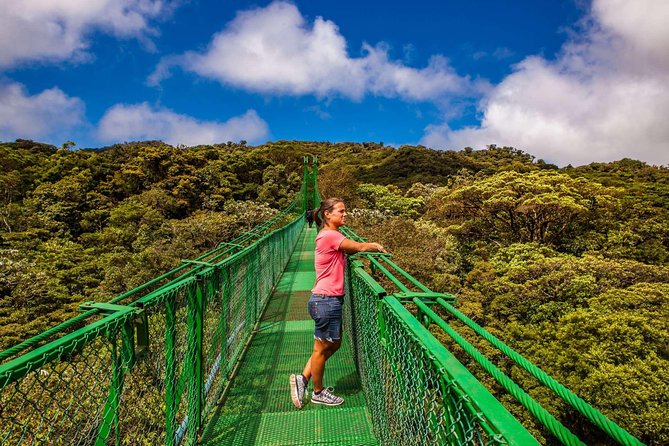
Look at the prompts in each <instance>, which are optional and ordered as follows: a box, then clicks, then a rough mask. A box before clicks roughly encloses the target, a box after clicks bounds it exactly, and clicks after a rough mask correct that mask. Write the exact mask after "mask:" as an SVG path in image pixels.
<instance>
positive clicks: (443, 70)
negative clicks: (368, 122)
mask: <svg viewBox="0 0 669 446" xmlns="http://www.w3.org/2000/svg"><path fill="white" fill-rule="evenodd" d="M362 54H363V56H362V57H357V58H355V57H349V55H348V52H347V44H346V40H345V39H344V37H343V36H342V35H341V34H340V33H339V29H338V27H337V25H336V24H335V23H333V22H332V21H329V20H325V19H323V18H322V17H317V18H316V19H315V20H314V21H313V23H308V22H307V20H305V18H304V17H303V16H302V14H301V13H300V11H299V10H298V9H297V7H296V6H295V5H293V4H290V3H286V2H282V1H277V2H274V3H271V4H270V5H269V6H267V7H265V8H258V9H252V10H248V11H243V12H240V13H238V14H237V16H236V18H235V19H234V20H233V21H232V22H230V23H228V24H227V26H226V27H225V28H224V29H223V30H222V31H221V32H219V33H217V34H216V35H214V37H213V39H212V41H211V43H210V44H209V47H208V48H207V49H206V51H204V52H196V51H191V52H187V53H185V54H182V55H178V56H171V57H166V58H164V59H163V60H162V61H161V63H160V64H159V65H158V67H157V68H156V70H155V71H154V73H153V74H152V75H151V77H150V78H149V83H151V84H154V85H155V84H157V83H159V82H160V81H161V80H162V79H164V78H166V77H168V76H169V75H170V70H171V69H172V68H173V67H174V66H179V67H181V68H182V69H184V70H189V71H192V72H194V73H196V74H198V75H200V76H204V77H208V78H211V79H215V80H217V81H219V82H221V83H223V84H226V85H232V86H235V87H238V88H243V89H246V90H250V91H255V92H262V93H270V94H285V95H307V94H313V95H316V96H318V97H331V96H336V95H341V96H344V97H347V98H350V99H354V100H360V99H361V98H362V97H363V96H364V95H365V94H368V93H371V94H375V95H379V96H383V97H400V98H403V99H408V100H417V101H423V100H437V99H440V98H443V97H448V96H459V95H467V94H471V93H472V92H473V91H478V90H482V89H485V88H486V87H487V84H486V83H485V82H482V81H476V80H472V79H470V78H468V77H462V76H459V75H458V74H457V73H456V72H455V71H454V70H453V68H452V67H451V66H450V65H449V63H448V60H447V59H445V58H444V57H443V56H439V55H437V56H434V57H432V58H431V60H430V61H429V63H428V65H427V67H425V68H422V69H416V68H412V67H408V66H406V65H404V64H403V63H401V62H398V61H393V60H390V59H389V56H388V49H387V48H385V47H384V46H383V45H376V46H372V45H369V44H364V45H363V48H362Z"/></svg>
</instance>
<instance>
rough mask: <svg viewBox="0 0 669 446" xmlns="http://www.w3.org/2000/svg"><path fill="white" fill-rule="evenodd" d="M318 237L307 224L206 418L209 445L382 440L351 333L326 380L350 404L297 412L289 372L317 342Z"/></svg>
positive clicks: (308, 407)
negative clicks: (312, 314)
mask: <svg viewBox="0 0 669 446" xmlns="http://www.w3.org/2000/svg"><path fill="white" fill-rule="evenodd" d="M315 236H316V229H315V228H306V227H305V229H304V231H303V232H302V234H301V237H300V240H299V241H298V243H297V246H296V247H295V251H294V252H293V254H292V256H291V258H290V261H289V263H288V265H287V267H286V270H285V271H284V273H283V276H282V277H281V279H280V280H279V283H278V285H277V287H276V289H275V290H274V293H273V295H272V296H271V298H270V301H269V303H268V306H267V309H266V310H265V313H264V315H263V318H262V320H261V323H260V326H259V328H258V332H257V333H256V334H255V336H254V337H253V340H252V341H251V344H250V346H249V350H248V351H247V353H246V355H245V356H244V358H243V360H242V361H241V363H240V365H239V369H238V371H237V374H236V376H235V378H234V380H233V381H232V383H231V387H230V389H229V390H228V392H227V396H226V397H225V399H224V400H223V401H222V403H221V404H220V406H219V407H218V409H217V410H216V411H215V412H214V414H213V416H212V418H211V419H210V420H207V421H208V422H207V423H206V426H205V428H204V431H203V436H202V439H203V441H202V443H203V444H206V445H333V444H343V445H351V444H356V445H375V444H377V440H376V438H375V437H374V435H373V434H372V423H371V419H370V415H369V412H368V410H367V406H366V403H365V397H364V395H363V392H362V389H361V384H360V381H359V378H358V374H357V370H356V366H355V363H354V362H353V354H352V351H351V347H350V345H349V344H348V342H347V340H346V338H345V337H344V340H343V343H342V348H341V350H340V351H339V352H337V353H336V354H335V355H334V356H333V357H332V358H331V359H330V360H329V361H328V363H327V369H326V373H325V381H324V384H325V385H326V386H333V387H335V389H336V392H337V394H338V395H341V396H342V397H343V398H344V399H345V400H346V401H345V403H344V405H343V406H339V407H327V406H322V405H316V404H310V403H307V404H306V405H305V407H304V408H303V409H302V410H298V409H296V408H295V406H293V403H292V402H291V400H290V390H289V384H288V377H289V376H290V374H291V373H298V372H301V371H302V367H303V366H304V363H305V362H306V360H307V359H308V358H309V354H310V353H311V349H312V347H313V325H314V324H313V321H312V320H311V319H310V318H309V314H308V313H307V309H306V308H307V300H308V299H309V295H310V291H309V290H310V289H311V288H312V287H313V284H314V280H315V277H316V275H315V272H314V238H315Z"/></svg>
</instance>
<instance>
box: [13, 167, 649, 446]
mask: <svg viewBox="0 0 669 446" xmlns="http://www.w3.org/2000/svg"><path fill="white" fill-rule="evenodd" d="M308 161H309V160H308V158H307V157H305V159H304V163H305V166H304V181H303V184H302V189H301V191H300V192H299V193H298V194H297V196H296V199H295V201H294V202H293V203H292V204H291V205H290V206H288V208H287V209H286V210H284V211H283V212H282V213H280V214H279V215H278V216H276V217H275V218H273V219H271V220H270V221H268V222H266V223H264V224H262V225H260V226H258V227H256V228H254V229H253V230H251V231H249V232H246V233H244V234H242V235H241V236H239V237H237V238H236V239H235V240H232V241H231V242H227V243H221V244H220V245H219V247H217V248H216V249H214V250H212V251H210V252H208V253H206V254H204V255H202V256H200V257H198V258H197V259H194V260H186V261H184V262H183V263H182V265H180V266H179V267H178V268H175V269H174V270H172V271H170V272H168V273H166V274H164V275H162V276H160V277H158V278H156V279H154V280H151V281H149V282H147V283H146V284H143V285H142V286H140V287H138V288H135V289H134V290H131V291H129V292H127V293H125V294H123V295H121V296H118V297H116V298H115V299H112V300H111V301H110V302H107V303H99V302H87V303H85V304H82V306H81V308H82V311H83V313H82V314H81V315H80V316H78V317H76V318H73V319H72V320H70V321H67V322H66V323H63V324H61V325H59V326H58V327H54V328H52V329H50V330H47V331H46V332H44V333H42V334H41V335H39V336H36V337H34V338H32V339H30V340H28V341H26V342H23V343H21V344H19V345H17V346H15V347H13V348H11V349H9V350H6V351H4V352H0V444H3V445H4V444H7V445H9V444H11V445H14V444H21V445H27V444H55V445H60V444H63V445H65V444H67V445H72V444H81V445H84V444H86V445H88V444H96V445H106V444H147V445H154V444H165V445H168V446H176V445H180V444H189V445H191V444H195V443H196V442H197V440H198V434H199V433H200V432H201V429H202V427H203V425H204V424H206V423H207V420H208V417H209V415H210V414H211V413H212V411H213V409H214V408H215V407H216V404H217V402H218V401H219V399H220V397H221V395H222V394H224V392H225V389H226V388H227V386H228V385H229V383H230V380H231V377H232V375H233V373H234V368H235V366H236V364H237V363H238V362H239V360H240V358H241V357H242V355H243V353H244V351H245V349H246V348H247V346H248V343H249V341H250V339H251V337H252V336H253V333H254V330H255V329H256V328H257V324H258V321H259V318H260V316H261V314H262V312H263V309H264V307H265V306H266V304H267V302H268V299H269V296H270V294H271V292H272V290H273V288H274V287H275V285H276V283H277V281H278V279H279V277H280V275H281V273H282V272H283V270H284V267H285V265H286V263H287V262H288V258H289V256H290V254H291V252H292V251H293V249H294V247H295V244H296V242H297V240H298V237H299V234H300V232H301V231H302V228H303V226H304V218H303V217H304V212H305V210H306V207H307V206H309V205H310V206H312V207H317V206H319V205H320V199H321V197H320V192H319V190H318V183H317V177H318V166H317V158H316V157H312V165H313V169H312V172H311V173H309V169H308ZM342 230H343V232H344V233H345V234H346V235H347V237H349V238H352V239H356V240H362V239H360V238H359V237H358V236H357V235H355V234H354V233H353V232H352V231H350V230H349V229H347V228H343V229H342ZM349 260H350V261H349V263H348V268H347V274H346V289H347V293H346V305H345V314H344V318H345V326H346V330H345V331H346V333H347V336H348V338H349V342H350V343H351V346H352V348H353V353H354V356H355V358H354V359H355V361H356V364H357V367H358V372H359V375H360V378H361V382H362V386H363V390H364V393H365V397H366V400H367V404H368V407H369V411H370V414H371V417H372V420H373V425H374V433H375V435H376V436H377V438H378V440H379V441H380V443H381V444H387V445H425V444H430V445H431V444H437V445H456V444H457V445H463V444H518V445H531V444H537V441H536V440H535V438H534V437H533V436H532V435H531V434H530V433H529V432H528V431H527V430H526V428H525V427H524V426H523V425H522V424H521V423H520V422H519V421H518V420H517V419H516V418H514V417H513V416H512V415H511V414H510V413H509V412H508V411H507V409H506V408H505V407H504V406H502V404H501V403H500V402H499V401H498V400H497V399H496V398H495V397H494V396H493V395H492V394H491V393H490V392H489V391H488V390H487V389H486V388H485V387H484V386H483V385H482V384H481V383H480V382H479V381H478V380H477V379H476V378H475V377H474V375H472V373H471V372H470V371H469V370H468V369H467V368H466V367H465V366H464V365H462V363H460V362H459V361H458V359H457V358H456V357H455V356H454V354H453V353H452V352H451V351H449V350H448V349H447V348H446V347H445V346H444V345H443V344H442V343H440V342H439V341H438V340H437V339H436V338H435V337H434V336H433V334H432V333H431V331H430V330H429V329H428V328H431V329H435V328H438V329H439V330H442V331H443V332H444V333H445V334H446V335H448V336H449V337H450V338H451V339H452V340H453V341H454V342H455V343H456V344H457V345H459V346H460V348H462V350H463V351H464V352H465V353H466V354H467V355H468V356H469V357H470V358H472V359H473V360H474V361H476V362H477V363H478V364H479V365H480V366H481V367H482V369H483V370H485V371H487V372H488V373H489V374H490V375H491V376H493V377H494V378H495V379H496V381H497V382H498V383H499V384H500V385H501V386H502V387H503V388H504V389H506V391H507V392H508V393H509V394H510V395H512V396H513V397H514V398H516V400H517V401H519V402H520V404H522V405H523V406H524V407H525V408H526V409H527V410H528V411H529V412H530V413H531V414H532V415H533V416H534V417H535V418H536V419H537V420H538V421H539V422H540V423H541V424H542V425H543V426H545V427H546V429H547V430H548V431H549V432H550V433H552V434H553V435H554V436H555V438H557V439H558V440H559V441H560V442H562V443H564V444H569V445H575V444H582V442H581V441H580V440H579V439H578V438H577V437H576V436H575V435H574V434H573V433H572V432H570V431H569V429H567V428H566V427H565V426H564V425H562V424H561V423H560V422H559V421H558V420H557V419H556V418H555V417H554V416H552V415H551V414H550V413H548V411H546V410H545V409H544V408H543V407H541V406H540V405H539V404H538V403H537V402H536V401H534V400H533V399H532V398H531V397H530V396H529V395H528V394H527V393H526V392H525V391H524V390H522V389H521V388H520V387H518V385H517V384H516V383H514V382H513V380H511V379H510V378H509V377H507V376H506V375H504V373H503V372H502V371H501V370H499V369H498V368H497V367H496V366H495V365H494V364H493V363H492V362H491V361H490V360H489V359H488V358H486V357H485V356H484V355H483V354H481V353H480V352H479V351H478V350H477V349H476V348H475V347H474V346H472V345H471V344H470V343H469V342H468V341H467V340H466V339H465V338H464V337H463V336H462V335H461V334H459V333H458V332H457V331H456V330H455V329H454V328H453V325H451V324H449V323H448V322H446V321H445V320H444V319H442V317H441V316H440V315H439V314H438V313H439V312H441V314H448V315H449V317H451V318H453V319H454V320H457V321H459V323H461V324H464V325H465V326H467V327H469V329H471V330H473V331H474V332H475V333H477V334H478V335H479V336H481V337H483V338H484V339H485V340H486V341H487V342H489V343H490V344H491V345H493V346H494V347H496V348H498V349H499V350H500V351H501V352H502V353H503V354H505V355H506V356H507V357H509V358H510V359H511V360H513V361H514V362H515V363H516V364H517V365H518V366H519V367H521V368H523V369H524V370H526V371H527V372H528V373H530V374H531V375H532V376H534V377H535V378H536V379H537V380H538V381H539V382H540V383H541V384H542V385H544V386H546V387H547V388H549V389H551V390H552V391H554V392H555V394H556V396H557V397H558V398H561V399H562V400H564V401H565V402H566V403H567V404H569V405H571V406H572V407H574V408H575V409H576V410H577V411H578V412H580V413H581V414H582V415H583V416H584V417H585V418H587V419H588V420H590V422H592V423H593V424H594V425H596V426H598V427H599V428H601V429H602V430H603V431H604V432H606V433H607V434H608V435H609V436H610V438H612V439H613V440H615V441H616V442H618V443H620V444H625V445H638V444H641V443H640V442H639V441H638V440H637V439H636V438H634V437H633V436H631V435H630V434H629V433H627V432H626V431H624V430H623V429H622V428H620V427H619V426H617V425H616V424H615V423H613V422H612V421H610V420H608V419H607V418H606V417H605V416H604V415H602V414H601V413H600V412H598V411H597V410H596V409H594V408H592V407H591V406H590V405H588V404H587V403H586V402H584V401H583V400H582V399H580V398H578V397H577V396H576V395H574V394H573V393H571V392H570V391H569V390H568V389H566V388H564V387H563V386H562V385H560V384H559V383H557V382H556V381H555V380H553V379H552V378H551V377H549V376H548V375H546V374H545V373H544V372H542V371H541V370H540V369H538V368H537V367H536V366H534V365H533V364H531V363H530V362H529V361H527V360H526V359H524V358H523V357H522V356H520V355H519V354H518V353H516V352H515V351H513V350H512V349H510V348H509V347H507V346H506V345H504V344H503V343H502V342H501V341H500V340H499V339H497V338H495V337H494V336H492V335H491V334H490V333H488V332H487V331H485V330H484V329H483V328H482V327H480V326H478V325H477V324H476V323H475V322H474V321H472V320H471V319H469V318H467V317H466V316H465V315H463V314H462V313H460V312H459V311H458V310H457V309H455V307H454V306H453V302H454V300H455V298H454V297H453V296H451V295H448V294H442V293H435V292H433V291H431V290H429V289H428V288H427V287H425V286H424V285H423V284H421V283H420V282H419V281H417V280H416V279H415V278H413V277H412V276H411V275H410V274H408V273H407V272H406V271H404V270H403V269H402V268H400V267H399V266H398V265H397V264H395V263H394V262H393V260H392V256H391V255H390V254H378V253H360V254H358V255H356V256H354V257H351V258H350V259H349ZM381 284H383V286H382V285H381ZM407 307H410V308H411V309H412V310H413V311H414V313H412V312H410V311H409V310H408V309H407ZM454 325H455V324H454Z"/></svg>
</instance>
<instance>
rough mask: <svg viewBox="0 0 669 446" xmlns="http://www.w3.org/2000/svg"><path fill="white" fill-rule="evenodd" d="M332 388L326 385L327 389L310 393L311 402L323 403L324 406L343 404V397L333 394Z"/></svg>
mask: <svg viewBox="0 0 669 446" xmlns="http://www.w3.org/2000/svg"><path fill="white" fill-rule="evenodd" d="M333 391H334V389H333V388H332V387H328V388H327V389H323V390H321V393H318V394H316V393H315V392H314V393H312V394H311V402H312V403H316V404H325V405H326V406H339V405H340V404H344V398H342V397H340V396H337V395H335V394H334V393H332V392H333Z"/></svg>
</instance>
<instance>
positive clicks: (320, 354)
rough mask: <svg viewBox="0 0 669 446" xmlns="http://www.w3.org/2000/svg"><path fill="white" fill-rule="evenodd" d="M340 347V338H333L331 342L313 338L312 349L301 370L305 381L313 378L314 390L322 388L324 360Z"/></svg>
mask: <svg viewBox="0 0 669 446" xmlns="http://www.w3.org/2000/svg"><path fill="white" fill-rule="evenodd" d="M339 347H341V339H335V340H333V341H332V342H329V341H321V340H319V339H314V350H313V352H312V353H311V357H310V358H309V360H308V361H307V364H306V365H305V366H304V370H303V371H302V376H304V377H305V378H306V379H307V382H308V381H309V380H310V379H312V378H313V380H314V391H315V392H318V391H320V390H321V389H322V388H323V374H324V373H325V362H326V361H327V360H328V359H329V358H330V356H332V355H333V354H334V353H335V352H336V351H337V350H339Z"/></svg>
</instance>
